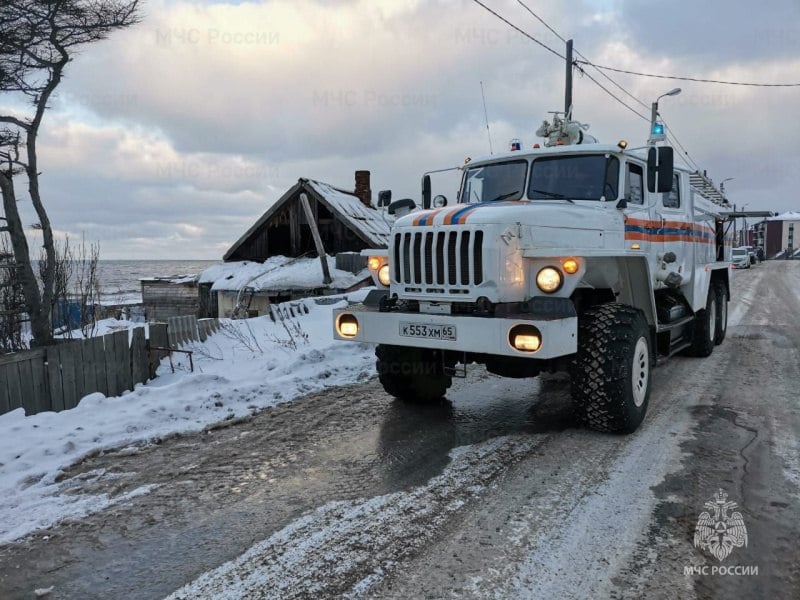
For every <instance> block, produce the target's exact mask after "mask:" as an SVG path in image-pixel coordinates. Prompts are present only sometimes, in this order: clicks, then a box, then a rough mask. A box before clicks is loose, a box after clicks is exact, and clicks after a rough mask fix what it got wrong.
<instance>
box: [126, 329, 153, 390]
mask: <svg viewBox="0 0 800 600" xmlns="http://www.w3.org/2000/svg"><path fill="white" fill-rule="evenodd" d="M130 356H131V377H132V379H133V385H136V384H137V383H145V382H146V381H147V376H148V375H149V374H150V368H149V365H148V364H147V343H146V342H145V339H144V327H137V328H135V329H134V330H133V337H132V339H131V354H130Z"/></svg>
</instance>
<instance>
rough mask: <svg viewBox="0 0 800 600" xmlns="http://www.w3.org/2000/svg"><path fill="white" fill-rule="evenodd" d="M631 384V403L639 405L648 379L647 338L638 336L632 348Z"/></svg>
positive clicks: (642, 400)
mask: <svg viewBox="0 0 800 600" xmlns="http://www.w3.org/2000/svg"><path fill="white" fill-rule="evenodd" d="M631 377H632V384H633V403H634V404H635V405H636V406H637V407H640V406H642V404H644V399H645V397H646V396H647V383H648V380H649V379H650V348H649V347H648V345H647V340H646V339H645V338H643V337H640V338H639V340H638V341H637V342H636V347H635V348H634V349H633V368H632V369H631Z"/></svg>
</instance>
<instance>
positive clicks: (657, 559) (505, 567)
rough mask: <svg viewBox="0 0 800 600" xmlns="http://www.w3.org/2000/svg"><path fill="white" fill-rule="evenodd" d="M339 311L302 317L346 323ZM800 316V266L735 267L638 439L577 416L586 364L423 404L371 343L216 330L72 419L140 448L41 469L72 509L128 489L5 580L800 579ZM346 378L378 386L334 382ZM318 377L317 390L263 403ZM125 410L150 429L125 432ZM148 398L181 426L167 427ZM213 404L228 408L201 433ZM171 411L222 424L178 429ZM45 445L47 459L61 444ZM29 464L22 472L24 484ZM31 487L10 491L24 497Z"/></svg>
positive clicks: (548, 594)
mask: <svg viewBox="0 0 800 600" xmlns="http://www.w3.org/2000/svg"><path fill="white" fill-rule="evenodd" d="M327 312H328V309H327V308H322V307H315V309H314V312H312V314H311V315H309V316H308V317H302V318H301V319H298V321H301V322H303V323H308V325H304V328H305V329H306V330H310V329H312V326H311V325H310V324H311V323H315V322H319V324H320V325H319V327H320V328H321V329H320V331H323V332H329V330H330V325H329V319H328V318H327V317H325V318H323V316H322V315H323V314H325V313H327ZM317 313H319V314H317ZM799 313H800V263H789V262H787V261H773V262H770V263H768V264H766V265H763V266H758V267H757V268H755V269H750V270H748V271H744V272H737V273H736V274H735V280H734V283H733V293H732V301H731V303H730V314H729V317H730V318H729V330H728V335H727V338H726V340H725V341H724V343H723V344H722V345H720V346H718V347H716V348H715V349H714V352H713V354H712V355H711V356H709V357H707V358H703V359H698V358H691V357H673V358H671V359H669V360H667V361H665V362H664V363H663V364H661V365H660V366H659V367H658V368H657V369H655V370H654V372H653V390H652V394H651V396H650V403H649V408H648V414H647V418H646V419H645V421H644V423H643V424H642V426H641V428H640V429H639V430H638V431H637V432H635V433H634V434H632V435H628V436H611V435H602V434H598V433H595V432H591V431H587V430H586V429H584V428H582V427H580V426H578V425H577V424H576V423H575V421H574V418H573V417H572V414H571V408H570V402H569V395H570V390H569V387H570V386H569V381H568V378H565V377H559V376H552V375H549V376H541V377H537V378H535V379H533V380H525V379H503V378H499V377H496V376H493V375H491V374H489V373H487V372H486V371H485V370H483V369H480V368H472V367H470V369H469V373H468V375H467V377H466V378H465V379H458V380H456V381H454V383H453V386H452V388H451V389H450V390H449V391H448V393H447V400H446V401H444V402H442V403H439V404H436V405H433V406H418V405H413V404H408V403H403V402H399V401H393V400H392V399H391V398H390V397H388V396H387V395H386V394H385V393H384V391H383V390H382V388H381V386H380V383H379V382H377V381H376V379H375V378H374V377H372V378H369V380H368V381H360V379H361V377H366V376H368V375H369V374H370V373H372V357H371V352H370V350H368V349H362V348H358V347H355V346H350V345H340V346H335V345H333V344H332V343H329V344H328V345H326V346H325V347H315V348H312V347H311V345H309V346H308V347H305V348H306V349H301V348H298V350H296V351H293V352H291V353H290V354H288V355H287V354H286V351H287V350H288V348H286V344H287V343H288V340H289V336H288V334H287V333H286V331H285V330H283V329H282V328H280V327H277V326H276V327H273V326H272V325H271V324H269V323H267V324H266V329H264V331H263V333H262V332H259V333H258V334H257V335H256V338H257V339H259V340H261V339H262V338H263V337H265V336H267V335H268V334H272V335H276V336H277V335H281V336H282V339H283V340H284V342H283V343H278V342H275V340H274V339H273V343H272V344H271V345H269V346H268V349H267V348H265V346H261V350H262V351H263V354H262V352H261V351H259V350H258V349H254V350H251V349H247V346H248V345H252V344H251V343H250V342H247V341H246V340H250V339H252V336H249V337H248V336H243V338H242V339H240V340H239V341H233V340H230V339H229V338H220V337H219V335H218V336H216V337H215V338H213V340H214V341H215V343H217V344H218V346H219V348H217V349H215V347H214V346H212V345H207V348H206V354H207V355H209V354H213V355H214V356H215V357H216V358H220V357H221V356H222V355H223V354H224V355H225V357H226V359H227V360H226V361H225V362H224V363H221V362H220V361H217V363H219V364H217V366H216V367H215V366H214V365H215V364H216V363H215V362H214V361H215V358H212V357H211V356H206V357H205V358H202V359H200V361H199V362H200V364H201V366H202V368H203V370H204V373H198V374H196V375H195V376H191V377H189V376H187V374H186V373H185V371H184V372H181V373H179V374H176V376H175V379H174V380H172V379H171V376H166V377H163V378H161V380H160V381H157V382H154V384H151V385H149V386H145V387H143V388H141V389H140V390H137V391H136V392H134V393H133V394H129V395H127V396H126V397H124V398H122V399H115V400H113V401H110V400H104V401H103V402H99V403H96V406H95V407H93V408H94V410H97V409H98V408H97V407H99V408H100V409H102V408H104V405H105V404H107V403H113V404H114V405H115V406H116V407H117V410H116V411H110V413H109V412H106V413H105V414H106V415H108V419H110V420H112V419H113V421H109V422H110V423H111V425H113V427H105V426H101V424H100V423H99V422H98V419H95V418H93V415H92V419H91V423H92V427H93V428H95V429H96V430H97V431H98V432H100V433H102V434H103V436H104V437H103V439H102V440H100V441H99V442H96V443H94V442H92V440H88V441H87V438H89V437H90V436H89V434H86V435H85V436H84V435H83V432H82V431H77V432H76V431H74V429H75V428H76V427H78V426H80V425H79V423H80V422H81V421H80V419H76V420H74V421H70V428H59V429H57V430H56V434H57V435H58V436H60V439H59V440H58V444H64V443H66V441H68V439H67V438H66V434H67V433H73V434H80V435H81V436H83V437H82V438H81V439H82V440H84V441H83V444H84V446H85V448H84V449H82V450H81V453H85V452H86V451H88V449H89V448H94V449H95V451H96V448H98V447H104V445H109V446H111V445H115V444H113V443H112V441H111V440H112V438H113V439H117V440H119V446H118V448H117V449H115V450H109V451H107V452H102V453H99V454H97V455H93V456H89V457H87V458H86V459H85V460H83V461H81V462H80V463H78V464H75V465H73V466H72V467H69V468H67V469H64V470H63V471H64V473H63V476H61V477H60V483H58V484H52V483H51V484H50V485H49V487H48V486H47V485H45V482H43V481H39V480H36V481H35V482H34V483H33V484H32V485H31V486H30V488H32V489H33V490H34V492H33V493H34V497H36V498H38V499H39V500H40V502H41V504H42V505H43V506H45V508H46V509H47V510H50V511H52V512H53V513H54V514H59V511H60V514H61V515H62V516H63V514H64V513H65V512H66V511H72V512H71V513H68V514H71V515H72V516H73V517H75V516H76V515H77V514H79V511H80V510H87V512H88V511H90V510H96V508H97V507H96V506H89V507H88V508H87V507H86V506H81V505H79V503H81V502H82V503H83V504H91V503H92V502H95V503H97V504H98V506H100V505H101V504H102V502H107V503H111V504H110V505H109V506H108V507H107V509H105V510H101V511H96V512H92V513H91V514H88V515H87V516H86V517H83V518H76V517H75V518H72V519H70V520H67V521H62V522H61V523H59V524H58V525H55V526H53V527H50V528H48V529H47V530H44V531H37V532H35V533H34V534H33V535H29V536H26V537H24V538H20V539H17V540H16V541H15V542H12V543H6V544H2V543H0V598H2V599H3V600H6V599H7V598H8V599H9V600H16V599H17V598H19V599H20V600H22V599H24V598H29V597H31V596H32V594H33V592H34V590H35V589H37V588H44V589H48V588H50V587H51V586H52V592H51V594H50V598H52V599H53V600H62V599H72V598H80V599H81V600H90V599H94V598H97V599H98V600H99V599H103V600H105V599H106V598H126V600H138V599H141V600H150V599H162V598H165V597H170V598H172V599H174V600H178V599H180V600H183V599H188V598H191V599H192V600H195V599H206V598H207V599H209V600H211V599H214V600H216V599H218V598H237V599H242V600H244V599H247V600H250V599H251V598H276V599H280V600H286V599H287V598H298V599H300V598H333V597H337V598H338V597H355V598H359V597H364V598H380V599H381V600H386V599H387V598H403V599H406V598H479V599H483V598H531V599H537V600H538V599H545V598H548V599H549V598H565V599H572V598H575V599H582V598H617V599H634V598H637V599H638V598H653V599H659V600H660V599H662V598H669V599H673V598H680V599H684V598H685V599H686V600H705V599H707V598H728V597H736V598H800V560H798V556H800V555H798V551H797V543H796V540H797V538H798V536H800V488H798V485H799V482H800V459H799V458H798V456H800V454H798V449H800V444H799V441H798V440H800V436H798V432H800V399H799V397H798V394H797V382H798V381H800V323H798V321H797V318H796V315H797V314H799ZM328 316H329V315H328ZM317 317H319V321H317ZM306 318H308V319H309V320H308V321H303V319H306ZM250 323H253V322H250ZM256 323H260V322H256ZM240 325H242V326H244V324H240ZM220 335H221V334H220ZM230 335H232V334H230V333H229V336H230ZM326 335H329V333H326ZM295 337H297V336H295ZM320 339H322V338H320ZM225 340H227V341H225ZM314 352H319V353H320V354H319V355H317V354H313V353H314ZM278 353H281V354H280V355H279V354H278ZM301 355H305V359H303V356H301ZM315 358H319V359H320V361H321V363H322V364H318V363H314V362H313V361H314V359H315ZM271 361H272V364H275V365H276V366H274V367H273V368H272V370H271V371H269V370H268V368H269V366H270V364H271ZM331 365H334V367H331ZM328 372H330V374H328ZM236 373H240V374H239V375H238V376H236ZM320 374H321V377H322V379H319V376H320ZM237 377H238V378H239V380H240V381H237ZM214 378H216V379H214ZM332 380H341V381H347V380H349V381H353V380H356V381H357V383H354V384H350V385H345V386H342V387H333V388H326V387H325V386H326V385H328V384H329V383H330V382H331V381H332ZM179 382H180V383H179ZM303 386H305V387H306V388H307V389H319V390H320V391H318V392H316V393H310V394H305V395H302V397H297V398H295V399H294V400H293V401H291V402H285V403H283V404H281V405H279V406H274V407H272V408H268V409H266V410H262V411H260V412H258V413H257V414H254V415H252V416H251V415H250V413H251V412H255V410H256V409H255V408H251V407H256V406H266V405H268V404H270V403H271V402H274V401H275V398H273V397H272V396H273V395H274V394H275V391H276V390H278V391H280V392H281V393H283V395H284V399H285V398H286V397H288V396H289V394H290V393H292V394H295V393H297V392H299V391H301V387H303ZM170 390H173V391H172V392H170ZM142 392H145V393H142ZM215 393H219V396H218V397H217V396H215V395H214V394H215ZM170 394H173V395H177V398H178V400H175V401H173V399H172V396H170ZM133 400H135V404H136V405H137V406H138V405H140V404H142V405H145V408H144V410H138V409H137V410H134V407H133V406H130V404H133V403H132V402H131V401H133ZM156 400H157V401H156ZM217 402H219V403H220V404H222V406H217V405H216V403H217ZM187 405H188V406H191V410H190V411H188V413H187V411H186V410H185V407H186V406H187ZM162 407H164V410H163V411H161V410H159V409H160V408H162ZM122 410H129V411H132V412H130V416H128V417H126V418H127V419H129V420H130V424H132V425H134V426H137V425H138V424H139V423H140V422H146V423H147V424H148V425H147V427H149V431H148V432H147V433H143V432H140V431H134V432H128V431H125V430H124V428H125V427H127V425H128V424H129V423H128V422H127V421H126V422H121V421H122V420H121V418H120V416H119V415H118V414H117V411H122ZM148 410H152V411H155V412H154V414H155V415H156V418H157V419H158V420H159V421H160V420H164V421H172V422H174V423H169V422H168V423H166V424H162V423H160V422H159V423H155V424H154V423H153V419H151V418H150V416H151V413H148V412H147V411H148ZM194 411H198V412H202V413H203V414H204V416H203V417H202V418H201V417H199V416H198V415H196V414H194ZM229 411H230V413H229ZM70 412H74V411H70ZM91 412H92V411H89V413H91ZM228 414H231V415H243V418H242V419H236V418H230V419H228V420H227V421H225V420H224V419H225V418H226V416H227V415H228ZM59 416H60V417H63V418H67V419H69V418H70V413H61V415H59ZM198 418H199V422H195V421H197V419H198ZM34 419H35V417H34ZM209 420H216V421H220V422H221V425H217V426H214V427H205V428H202V427H203V426H202V424H201V423H202V422H204V421H205V422H208V421H209ZM25 421H27V419H26V420H25ZM116 421H120V422H119V423H117V424H116V425H115V424H114V423H115V422H116ZM182 421H183V422H182ZM0 423H2V421H0ZM175 423H177V425H176V424H175ZM162 426H163V427H164V429H165V430H169V431H173V430H176V429H180V428H184V430H191V429H198V428H202V430H201V431H199V432H197V433H189V434H187V435H184V436H174V437H171V438H166V437H165V438H164V439H163V441H162V442H161V443H157V442H156V441H155V440H156V437H157V436H159V435H160V430H159V428H160V427H162ZM3 427H4V430H3V433H6V434H7V435H6V436H5V437H10V436H9V435H8V434H9V433H11V432H8V431H7V430H6V428H5V425H3ZM114 427H116V428H117V430H114ZM119 428H123V430H121V431H120V430H119ZM106 429H109V430H110V431H106ZM32 431H35V429H34V430H32V429H31V428H30V427H26V429H25V432H26V436H27V438H25V439H28V438H31V437H33V435H35V434H34V433H32ZM92 435H98V434H97V433H95V432H92ZM154 436H156V437H154ZM129 439H140V440H142V439H149V440H151V441H153V443H152V444H151V445H148V446H140V445H139V444H140V443H141V442H135V443H134V442H130V441H127V440H129ZM58 444H55V443H47V444H46V445H44V446H43V448H50V449H51V451H52V450H53V449H55V450H60V446H59V445H58ZM32 445H33V444H31V443H27V444H26V447H30V446H32ZM28 452H29V453H30V454H31V456H29V457H26V461H27V462H31V463H33V462H34V461H35V460H50V459H49V458H48V456H50V455H47V454H45V455H44V456H38V455H37V454H36V453H37V452H38V450H30V449H29V450H28ZM78 455H79V453H78V452H74V454H73V456H72V457H70V456H59V457H58V461H60V463H61V464H65V463H68V462H70V461H71V460H74V458H75V457H76V456H78ZM53 461H55V462H58V461H56V459H53ZM18 462H21V461H18ZM56 469H57V467H56V466H52V467H50V468H49V472H50V473H52V472H54V471H55V472H57V470H56ZM30 473H36V471H35V470H31V469H28V470H27V471H26V470H24V469H20V470H17V471H15V473H14V483H15V485H16V483H17V482H18V481H19V480H20V479H22V478H23V477H24V476H25V475H26V474H30ZM719 489H724V490H725V491H726V493H727V494H729V500H731V501H733V502H735V503H736V505H737V511H738V510H740V511H741V513H742V515H743V520H744V522H745V524H746V527H747V532H748V543H747V545H746V546H744V547H737V548H735V549H734V550H733V551H732V554H731V555H730V556H729V557H728V558H726V559H725V560H724V562H720V561H719V560H718V559H717V558H715V557H713V556H712V555H711V554H710V553H709V552H708V551H705V550H703V549H701V548H697V547H695V545H694V541H693V540H694V532H695V527H696V525H697V523H698V518H699V516H700V515H701V511H703V510H704V507H705V503H706V502H708V501H709V499H711V498H713V497H714V495H715V494H716V493H717V491H718V490H719ZM7 491H8V488H6V489H3V491H2V493H4V494H5V493H6V492H7ZM24 491H25V490H23V489H21V488H17V487H13V486H12V487H11V488H10V493H12V494H13V498H15V499H17V500H19V499H20V498H22V499H25V498H24ZM56 494H58V495H59V496H60V498H57V497H55V495H56ZM79 499H81V500H79ZM112 502H113V503H112ZM58 503H62V504H63V506H62V505H61V504H58ZM35 508H36V507H35V506H34V505H33V504H32V503H29V504H27V505H25V506H24V509H25V510H33V509H35ZM7 514H8V515H11V517H12V518H13V519H17V520H18V522H19V523H20V524H21V525H25V524H27V525H29V526H30V522H29V521H27V520H21V519H20V518H19V517H18V516H17V514H16V512H15V511H13V510H8V507H7V506H5V505H4V506H3V517H4V518H5V516H6V515H7ZM8 537H12V535H11V534H8V536H7V539H8ZM716 567H724V568H725V569H733V568H734V567H738V568H741V569H748V572H747V573H739V574H737V573H730V572H728V573H727V574H721V573H718V574H714V573H713V571H712V569H714V568H716ZM704 569H705V570H707V571H708V573H704V572H703V570H704ZM753 569H757V570H758V573H757V575H755V574H754V573H753V572H752V570H753Z"/></svg>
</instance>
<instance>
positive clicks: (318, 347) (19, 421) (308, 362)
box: [0, 290, 374, 543]
mask: <svg viewBox="0 0 800 600" xmlns="http://www.w3.org/2000/svg"><path fill="white" fill-rule="evenodd" d="M365 295H366V290H360V291H359V292H357V293H355V294H350V295H348V296H341V297H339V299H338V300H335V301H334V303H333V304H325V305H320V304H317V303H316V302H314V301H313V300H306V301H304V302H305V304H306V306H307V307H308V308H309V314H307V315H302V316H298V317H297V318H295V319H292V320H289V321H287V322H277V323H273V322H272V321H271V319H270V318H269V317H261V318H258V319H249V320H243V321H230V320H223V321H222V330H221V331H220V332H219V333H217V334H215V335H213V336H212V337H210V338H209V339H208V340H207V341H206V342H205V343H204V344H196V345H194V346H193V347H192V349H193V350H194V364H195V372H194V373H190V372H189V369H188V360H186V359H184V358H182V357H181V356H180V355H176V356H175V357H173V360H174V361H175V364H176V372H175V373H171V372H170V368H169V363H168V362H167V361H166V360H165V361H164V362H163V363H162V365H161V367H160V368H159V377H157V378H156V379H155V380H153V381H151V382H148V383H147V384H146V385H137V386H136V389H135V390H134V391H132V392H126V393H124V394H123V395H122V396H121V397H114V398H106V397H105V396H103V394H99V393H95V394H91V395H89V396H86V397H85V398H83V400H81V402H80V403H79V404H78V406H77V407H76V408H74V409H72V410H67V411H63V412H60V413H53V412H46V413H39V414H37V415H32V416H25V414H24V411H23V410H22V409H18V410H15V411H13V412H10V413H7V414H5V415H2V416H0V516H2V518H0V543H5V542H10V541H12V540H15V539H18V538H20V537H22V536H25V535H27V534H29V533H31V532H32V531H34V530H36V529H38V528H43V527H49V526H51V525H54V524H56V523H58V522H60V521H62V520H64V519H70V518H79V517H81V516H84V515H87V514H90V513H92V512H96V511H98V510H102V509H103V508H105V507H107V506H109V505H110V504H114V503H117V502H120V501H124V500H125V498H126V497H127V496H126V497H115V498H109V497H107V496H105V495H95V496H87V495H80V494H73V493H70V494H65V493H62V492H64V491H65V490H67V489H69V487H70V481H69V480H63V481H62V479H63V471H64V470H65V469H66V468H67V467H69V466H70V465H73V464H75V463H76V462H79V461H80V460H81V459H83V458H84V457H86V456H88V455H91V454H94V453H96V452H98V451H102V450H107V449H111V448H120V447H126V446H131V451H136V448H137V447H139V446H142V445H145V444H147V443H149V442H152V441H154V440H156V439H158V438H163V437H165V436H169V435H173V434H177V433H187V432H193V431H200V430H202V429H203V428H205V427H207V426H209V425H211V424H213V423H218V422H221V421H224V420H226V419H231V418H236V417H242V416H246V415H249V414H252V413H254V412H257V411H259V410H262V409H264V408H267V407H270V406H274V405H276V404H278V403H281V402H286V401H289V400H292V399H293V398H295V397H297V396H299V395H302V394H306V393H310V392H314V391H318V390H321V389H324V388H327V387H332V386H336V385H342V384H346V383H352V382H355V381H359V380H363V379H367V378H369V377H371V376H372V375H373V373H374V355H373V350H372V348H371V347H370V346H368V345H365V344H353V343H347V342H338V341H335V340H334V339H333V331H332V330H333V327H332V324H331V323H332V319H331V311H332V310H333V309H334V308H337V307H341V306H344V305H346V304H347V302H348V300H349V301H358V300H360V299H362V298H363V297H364V296H365ZM326 301H329V299H326ZM123 323H124V324H129V322H119V323H114V324H111V323H109V324H108V325H109V327H113V326H120V325H123ZM97 476H98V477H102V476H103V474H98V475H97ZM73 484H74V482H73ZM148 491H149V490H135V491H134V492H135V493H137V494H139V493H147V492H148ZM134 492H132V493H134Z"/></svg>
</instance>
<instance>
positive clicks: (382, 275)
mask: <svg viewBox="0 0 800 600" xmlns="http://www.w3.org/2000/svg"><path fill="white" fill-rule="evenodd" d="M378 281H380V282H381V284H383V285H385V286H386V287H389V284H390V283H391V282H392V280H391V277H390V275H389V265H383V266H382V267H381V268H380V269H378Z"/></svg>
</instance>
